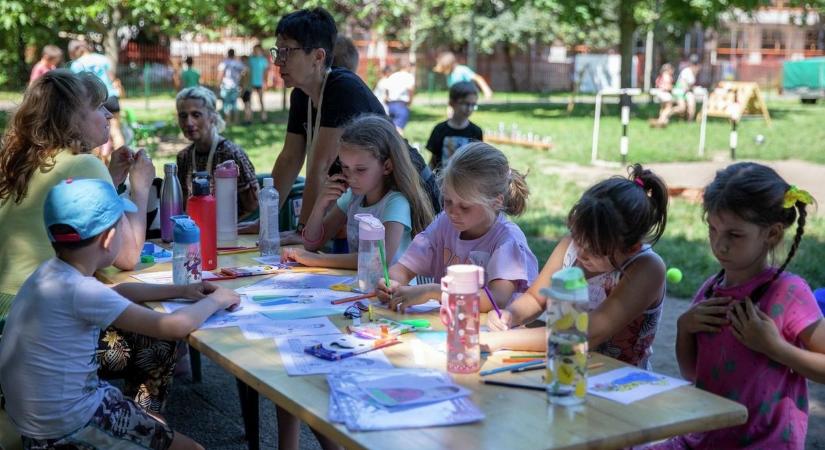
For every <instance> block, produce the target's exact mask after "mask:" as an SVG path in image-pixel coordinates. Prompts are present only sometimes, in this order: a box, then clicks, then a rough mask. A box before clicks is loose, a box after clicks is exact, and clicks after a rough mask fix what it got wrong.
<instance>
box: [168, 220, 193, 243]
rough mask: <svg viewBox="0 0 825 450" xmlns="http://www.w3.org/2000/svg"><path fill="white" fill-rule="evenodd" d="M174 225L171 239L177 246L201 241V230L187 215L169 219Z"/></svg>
mask: <svg viewBox="0 0 825 450" xmlns="http://www.w3.org/2000/svg"><path fill="white" fill-rule="evenodd" d="M169 220H171V221H172V223H173V224H174V229H173V232H172V235H173V237H172V239H173V240H174V241H175V242H176V243H179V244H196V243H198V242H200V240H201V230H200V228H198V225H197V224H196V223H195V221H194V220H192V219H190V218H189V216H187V215H180V216H172V217H170V218H169Z"/></svg>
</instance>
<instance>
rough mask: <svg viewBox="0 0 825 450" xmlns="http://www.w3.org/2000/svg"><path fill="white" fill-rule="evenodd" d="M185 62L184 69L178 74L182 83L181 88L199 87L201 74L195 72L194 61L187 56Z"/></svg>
mask: <svg viewBox="0 0 825 450" xmlns="http://www.w3.org/2000/svg"><path fill="white" fill-rule="evenodd" d="M185 62H186V67H185V68H184V69H183V72H181V74H180V78H181V81H183V88H184V89H186V88H190V87H195V86H200V84H201V73H200V72H198V71H197V70H195V61H194V60H193V59H192V57H191V56H187V57H186V60H185Z"/></svg>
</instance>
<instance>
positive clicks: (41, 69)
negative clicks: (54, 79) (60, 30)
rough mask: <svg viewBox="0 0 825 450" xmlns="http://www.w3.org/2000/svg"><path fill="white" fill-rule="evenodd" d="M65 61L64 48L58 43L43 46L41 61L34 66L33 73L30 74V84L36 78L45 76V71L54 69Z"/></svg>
mask: <svg viewBox="0 0 825 450" xmlns="http://www.w3.org/2000/svg"><path fill="white" fill-rule="evenodd" d="M62 61H63V50H60V47H58V46H56V45H46V46H45V47H43V53H42V54H41V56H40V61H37V64H35V65H34V67H32V73H31V75H30V76H29V84H32V83H33V82H34V80H36V79H38V78H40V77H41V76H43V74H44V73H46V72H48V71H50V70H54V69H56V68H57V66H58V65H59V64H60V63H61V62H62Z"/></svg>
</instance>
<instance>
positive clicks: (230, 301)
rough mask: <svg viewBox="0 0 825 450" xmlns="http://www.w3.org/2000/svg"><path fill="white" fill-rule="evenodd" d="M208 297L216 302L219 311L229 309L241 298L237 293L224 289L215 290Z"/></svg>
mask: <svg viewBox="0 0 825 450" xmlns="http://www.w3.org/2000/svg"><path fill="white" fill-rule="evenodd" d="M209 296H210V297H212V298H213V299H215V301H217V302H218V305H220V307H221V309H231V308H232V307H233V306H235V305H237V304H238V303H240V302H241V296H240V295H238V293H237V292H235V291H233V290H231V289H227V288H225V287H219V288H216V289H215V290H214V291H213V292H212V293H211V294H209Z"/></svg>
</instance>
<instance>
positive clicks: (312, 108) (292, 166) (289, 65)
mask: <svg viewBox="0 0 825 450" xmlns="http://www.w3.org/2000/svg"><path fill="white" fill-rule="evenodd" d="M275 33H276V37H277V40H276V47H275V48H273V49H271V50H270V51H271V52H272V58H273V60H274V62H275V65H277V66H278V68H279V69H280V72H281V77H283V79H284V85H285V86H287V87H293V88H295V89H293V91H292V95H291V97H290V105H291V106H290V110H289V122H288V124H287V134H286V140H285V141H284V146H283V149H282V150H281V153H280V154H279V155H278V159H277V160H276V161H275V167H274V168H273V169H272V177H273V178H274V179H275V187H276V188H277V189H278V192H279V193H280V198H281V204H283V203H284V201H286V198H287V196H288V195H289V191H290V189H291V187H292V184H293V183H294V182H295V178H296V177H297V176H298V173H299V172H300V171H301V168H302V167H303V165H304V161H305V160H306V162H307V167H306V187H305V189H304V196H303V203H302V206H301V216H300V219H299V225H298V231H299V232H300V231H301V230H302V228H303V226H302V225H303V224H304V223H306V220H307V218H308V217H309V213H310V212H311V211H312V207H313V205H314V204H315V199H316V197H317V195H318V193H319V192H320V189H321V187H322V186H323V183H324V181H325V180H326V177H327V174H328V172H329V171H330V167H331V166H332V165H333V162H335V159H336V158H337V156H338V139H339V138H340V137H341V132H342V128H341V127H342V126H343V125H344V123H346V122H347V121H348V120H349V119H351V118H353V117H354V116H357V115H359V114H363V113H375V114H384V108H383V107H382V106H381V103H380V102H379V101H378V99H377V98H375V96H374V95H373V94H372V91H371V90H370V88H369V87H367V85H366V84H364V82H363V81H362V80H361V79H360V78H359V77H358V75H356V74H354V73H352V72H350V71H349V70H347V69H343V68H340V67H336V68H331V64H332V57H333V47H334V45H335V39H336V36H337V29H336V27H335V21H334V20H333V19H332V16H331V15H330V14H329V13H328V12H327V11H326V10H324V9H322V8H315V9H311V10H306V9H304V10H300V11H295V12H293V13H290V14H287V15H286V16H284V17H282V18H281V20H280V22H278V26H277V28H276V30H275ZM300 242H301V236H300V235H292V236H284V239H283V243H285V244H289V243H295V244H297V243H300Z"/></svg>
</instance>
